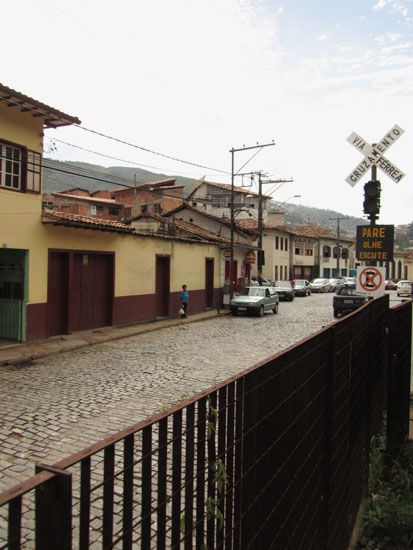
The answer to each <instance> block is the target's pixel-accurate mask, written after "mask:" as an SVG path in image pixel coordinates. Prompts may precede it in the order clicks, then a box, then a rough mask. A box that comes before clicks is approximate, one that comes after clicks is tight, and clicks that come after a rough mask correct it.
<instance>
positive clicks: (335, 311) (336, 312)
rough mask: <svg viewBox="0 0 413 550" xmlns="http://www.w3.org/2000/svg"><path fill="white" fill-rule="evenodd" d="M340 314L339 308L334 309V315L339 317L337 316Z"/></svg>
mask: <svg viewBox="0 0 413 550" xmlns="http://www.w3.org/2000/svg"><path fill="white" fill-rule="evenodd" d="M339 315H340V312H339V310H338V309H335V310H334V317H335V318H336V319H337V317H338V316H339Z"/></svg>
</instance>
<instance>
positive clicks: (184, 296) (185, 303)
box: [180, 285, 188, 319]
mask: <svg viewBox="0 0 413 550" xmlns="http://www.w3.org/2000/svg"><path fill="white" fill-rule="evenodd" d="M180 298H181V310H180V311H181V319H183V318H184V317H188V315H187V314H186V310H187V307H188V291H187V287H186V285H182V292H181V294H180Z"/></svg>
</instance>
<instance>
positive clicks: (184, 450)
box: [0, 296, 411, 550]
mask: <svg viewBox="0 0 413 550" xmlns="http://www.w3.org/2000/svg"><path fill="white" fill-rule="evenodd" d="M410 337H411V304H410V303H408V304H404V305H402V306H400V307H399V308H397V309H396V310H394V311H392V310H389V309H388V298H387V296H386V297H383V298H380V299H376V300H373V301H372V302H371V303H369V304H368V305H367V306H365V307H363V308H362V309H360V310H358V311H357V312H355V313H353V314H351V315H349V316H348V317H345V318H344V319H342V320H341V321H339V322H338V323H335V324H334V325H332V326H330V327H328V328H326V329H323V330H322V331H320V332H318V333H317V334H315V335H314V336H313V337H311V338H309V339H306V340H304V341H302V342H300V343H299V344H297V345H295V346H292V347H291V348H289V349H287V350H286V351H284V352H283V353H280V354H277V355H275V356H273V357H270V358H269V359H267V360H265V361H263V362H261V363H259V364H257V365H255V366H254V367H251V368H249V369H247V370H245V371H243V372H242V373H241V374H239V375H237V376H234V377H232V378H231V379H229V380H226V381H225V382H223V383H222V384H219V385H217V386H215V387H213V388H211V389H209V390H208V391H205V392H203V393H201V394H199V395H196V396H194V397H193V398H192V399H188V400H186V401H184V402H181V403H179V404H178V405H176V406H175V407H173V408H171V409H169V410H168V411H167V412H164V413H161V414H158V415H155V416H154V417H152V418H150V419H148V420H147V421H145V422H140V423H138V424H136V425H134V426H131V427H130V428H128V429H126V430H124V431H122V432H119V433H117V434H115V435H114V436H112V437H110V438H108V439H105V440H104V441H101V442H98V443H97V444H95V445H93V446H91V447H89V448H87V449H85V450H83V451H82V452H79V453H77V454H75V455H72V456H70V457H68V458H67V459H64V460H61V461H60V462H58V463H56V464H54V465H53V466H47V465H38V466H37V470H38V473H37V474H36V475H35V476H34V477H33V478H31V479H29V480H27V481H26V482H24V483H22V484H21V485H19V486H17V487H15V488H13V489H11V490H9V491H7V492H5V493H3V494H2V495H0V527H3V528H4V530H3V533H4V534H3V539H1V538H0V548H2V549H6V548H7V549H8V550H16V549H20V548H36V550H43V549H46V548H48V549H50V548H53V549H54V548H58V549H59V550H60V549H61V550H69V549H71V548H79V549H86V548H105V549H106V548H107V549H109V548H122V549H123V550H127V549H132V548H142V549H155V548H156V549H158V550H160V549H166V548H168V549H169V548H175V549H178V548H179V549H185V550H189V549H194V548H195V549H197V550H207V549H209V550H212V549H218V548H222V549H236V550H238V549H242V550H244V549H253V550H254V549H257V550H261V549H263V548H265V549H267V548H268V549H270V548H274V549H279V548H282V549H287V548H291V549H294V550H295V549H305V550H308V549H311V548H314V549H322V548H334V549H335V550H340V549H345V548H347V545H348V541H349V539H350V536H351V532H352V529H353V525H354V522H355V518H356V515H357V512H358V509H359V506H360V503H361V499H362V497H363V493H364V490H365V485H366V472H367V465H368V460H369V449H370V440H371V437H372V436H373V435H374V434H376V433H377V432H378V431H379V430H380V428H381V426H382V421H383V415H384V414H385V413H386V412H387V419H388V423H387V425H388V430H387V439H388V445H389V450H390V451H391V452H392V453H396V452H397V449H398V447H399V446H400V445H401V444H402V442H403V441H404V439H405V438H406V435H407V430H408V408H407V410H406V395H407V394H406V392H408V391H409V377H408V374H407V373H409V374H410V348H409V345H410ZM389 357H390V358H391V365H390V368H389V369H388V358H389ZM399 373H403V374H402V376H399ZM401 395H403V399H401V397H400V396H401ZM407 403H408V401H407ZM406 422H407V424H406Z"/></svg>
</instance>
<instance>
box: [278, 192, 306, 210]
mask: <svg viewBox="0 0 413 550" xmlns="http://www.w3.org/2000/svg"><path fill="white" fill-rule="evenodd" d="M300 197H301V195H292V196H291V197H288V199H285V201H283V202H281V203H280V204H278V205H277V207H278V208H281V206H282V205H283V204H285V203H286V202H288V201H289V200H291V199H298V198H300Z"/></svg>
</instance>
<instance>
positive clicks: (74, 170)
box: [43, 158, 368, 237]
mask: <svg viewBox="0 0 413 550" xmlns="http://www.w3.org/2000/svg"><path fill="white" fill-rule="evenodd" d="M44 164H45V167H44V183H43V189H44V192H45V193H53V192H59V191H65V190H67V189H72V188H73V187H82V188H84V189H88V190H89V191H92V192H93V191H97V190H98V189H113V188H114V187H116V186H118V185H119V186H125V185H133V184H134V182H136V183H138V184H139V183H147V182H151V181H160V180H164V179H169V178H176V183H177V184H181V185H185V187H186V188H187V189H189V187H190V186H191V185H193V184H194V181H195V180H194V179H191V178H184V177H181V176H171V175H167V174H155V173H154V172H149V171H148V170H143V169H142V168H135V167H133V168H128V167H125V166H111V167H109V168H106V167H104V166H99V165H97V164H89V163H87V162H67V161H56V160H52V159H48V158H45V163H44ZM186 194H187V193H185V190H184V195H185V196H186ZM270 210H277V203H276V202H275V201H271V203H270ZM283 210H285V212H286V214H285V221H286V223H291V224H308V223H312V224H318V225H321V226H323V227H327V228H329V229H331V230H332V231H334V232H335V231H337V221H335V220H334V219H333V220H331V219H330V218H337V217H338V216H343V214H341V213H340V212H336V211H335V210H323V209H320V208H314V207H311V206H303V205H298V206H297V205H295V204H294V205H293V204H285V205H283ZM367 223H368V222H367V220H365V219H363V218H355V217H349V219H347V220H342V221H341V222H340V230H341V231H342V234H343V236H344V235H345V234H347V235H348V236H351V237H353V236H354V235H355V232H356V226H357V225H365V224H367Z"/></svg>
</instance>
